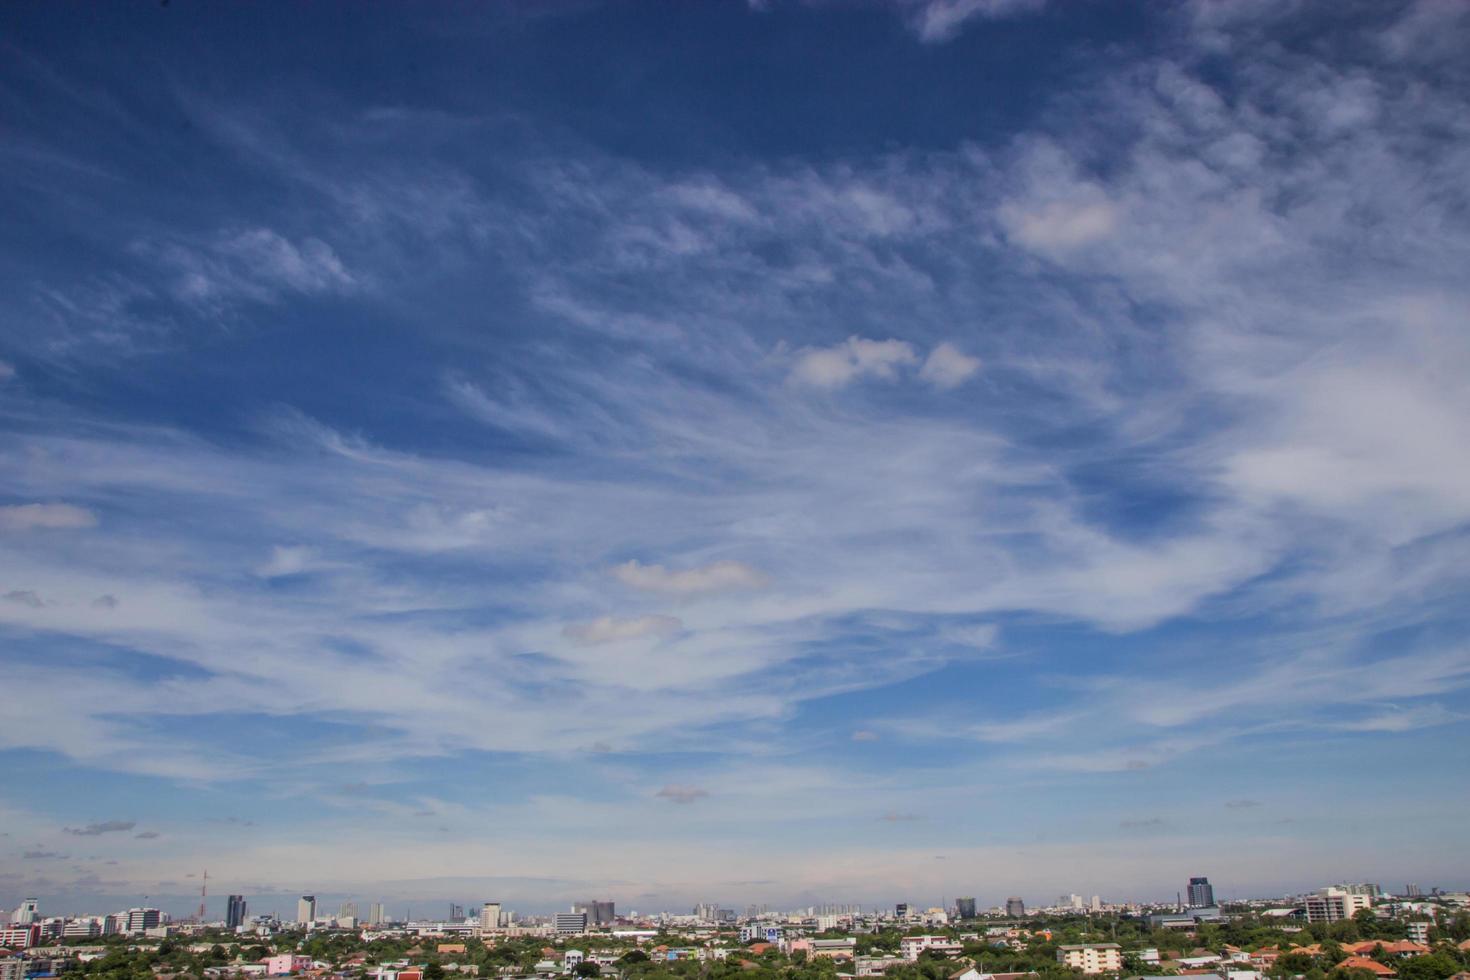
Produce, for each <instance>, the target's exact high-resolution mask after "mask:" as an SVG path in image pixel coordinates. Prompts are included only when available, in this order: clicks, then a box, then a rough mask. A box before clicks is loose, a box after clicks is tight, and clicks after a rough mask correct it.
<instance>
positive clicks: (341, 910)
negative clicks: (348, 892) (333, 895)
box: [337, 902, 357, 919]
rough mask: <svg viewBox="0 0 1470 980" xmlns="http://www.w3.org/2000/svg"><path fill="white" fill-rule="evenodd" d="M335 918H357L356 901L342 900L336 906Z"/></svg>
mask: <svg viewBox="0 0 1470 980" xmlns="http://www.w3.org/2000/svg"><path fill="white" fill-rule="evenodd" d="M337 918H339V919H356V918H357V903H356V902H343V903H342V904H341V905H339V906H337Z"/></svg>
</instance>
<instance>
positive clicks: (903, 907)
mask: <svg viewBox="0 0 1470 980" xmlns="http://www.w3.org/2000/svg"><path fill="white" fill-rule="evenodd" d="M893 917H894V918H895V919H907V918H908V917H909V903H908V902H899V903H898V904H897V905H895V906H894V907H893Z"/></svg>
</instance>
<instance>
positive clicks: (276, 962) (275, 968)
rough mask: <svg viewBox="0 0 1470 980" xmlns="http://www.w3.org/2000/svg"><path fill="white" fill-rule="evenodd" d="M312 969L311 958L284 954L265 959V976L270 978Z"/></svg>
mask: <svg viewBox="0 0 1470 980" xmlns="http://www.w3.org/2000/svg"><path fill="white" fill-rule="evenodd" d="M310 968H311V957H310V956H296V955H294V954H292V953H282V954H280V955H279V956H268V957H266V959H265V975H266V976H268V977H284V976H288V975H290V974H292V973H296V972H298V971H300V970H306V969H310Z"/></svg>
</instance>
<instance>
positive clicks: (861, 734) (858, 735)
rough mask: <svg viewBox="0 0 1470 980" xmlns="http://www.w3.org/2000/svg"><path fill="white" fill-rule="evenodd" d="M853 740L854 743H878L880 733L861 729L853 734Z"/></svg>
mask: <svg viewBox="0 0 1470 980" xmlns="http://www.w3.org/2000/svg"><path fill="white" fill-rule="evenodd" d="M852 740H853V741H854V742H876V741H878V733H877V732H872V731H869V730H868V729H866V728H859V729H858V730H857V731H855V732H853V733H852Z"/></svg>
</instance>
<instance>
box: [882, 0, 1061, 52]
mask: <svg viewBox="0 0 1470 980" xmlns="http://www.w3.org/2000/svg"><path fill="white" fill-rule="evenodd" d="M905 2H906V3H908V5H909V6H910V7H913V8H915V9H914V12H913V14H912V21H911V23H912V25H913V29H914V32H915V33H916V34H918V35H919V39H920V40H922V41H926V42H931V43H937V42H942V41H948V40H950V39H952V38H953V37H954V36H955V35H956V34H958V33H959V32H960V29H961V28H962V27H963V26H964V25H965V22H966V21H970V20H976V19H980V20H996V19H1000V18H1004V17H1013V16H1016V15H1018V14H1024V13H1030V12H1032V11H1036V10H1040V9H1041V8H1042V7H1044V6H1046V0H905Z"/></svg>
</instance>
